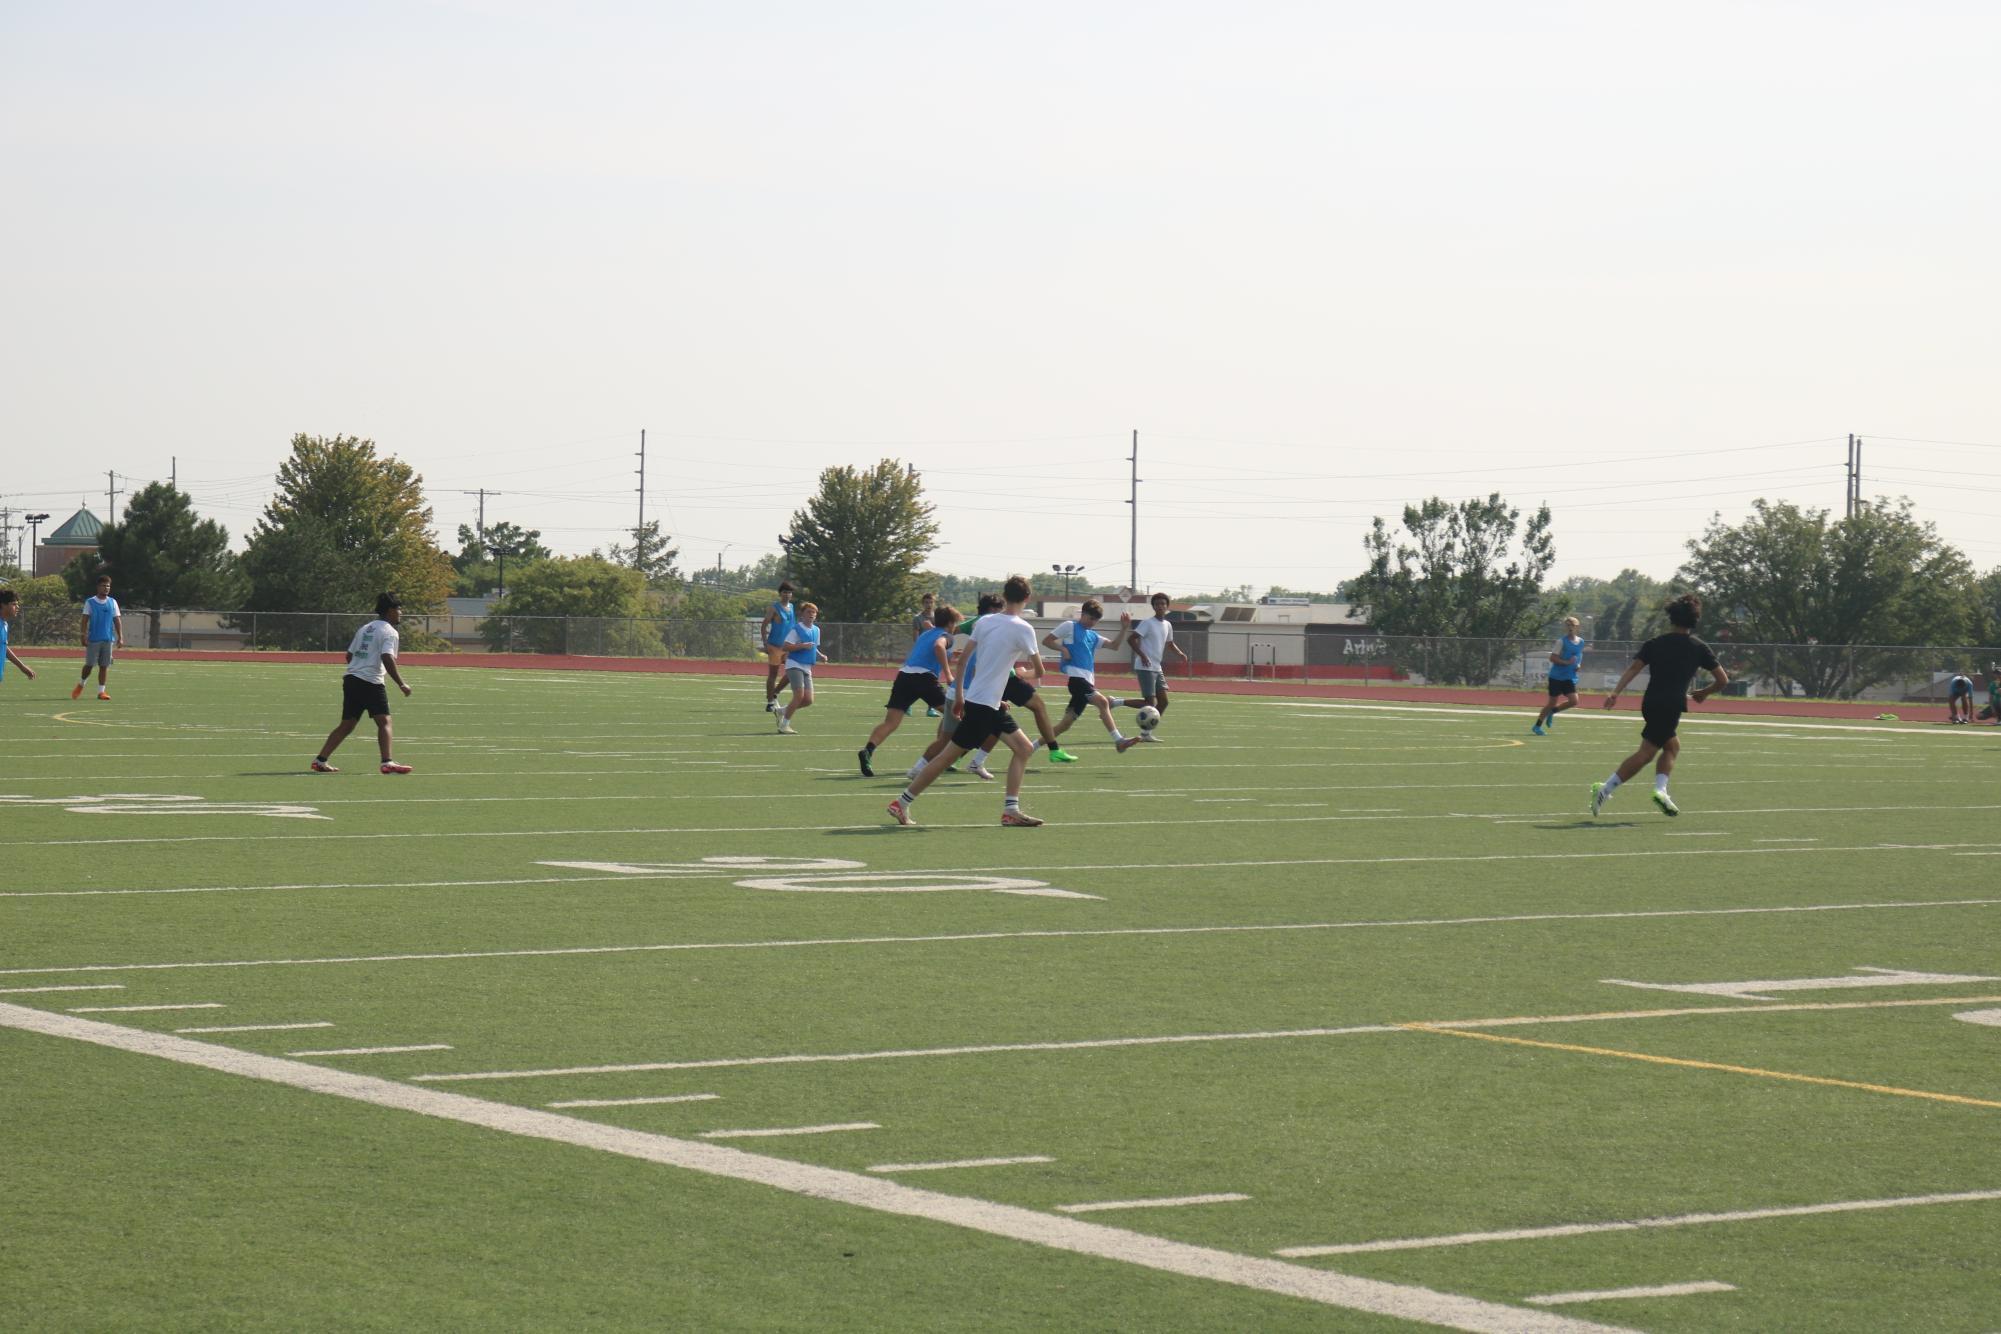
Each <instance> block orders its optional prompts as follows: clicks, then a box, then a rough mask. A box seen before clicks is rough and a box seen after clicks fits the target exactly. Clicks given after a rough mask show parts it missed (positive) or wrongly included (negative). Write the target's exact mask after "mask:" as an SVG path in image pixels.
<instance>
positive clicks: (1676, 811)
mask: <svg viewBox="0 0 2001 1334" xmlns="http://www.w3.org/2000/svg"><path fill="white" fill-rule="evenodd" d="M1654 805H1656V806H1658V807H1660V808H1661V814H1662V815H1680V814H1681V807H1679V806H1677V805H1675V804H1674V798H1673V797H1670V796H1669V795H1668V794H1667V793H1665V792H1663V791H1661V790H1660V789H1659V788H1655V789H1654Z"/></svg>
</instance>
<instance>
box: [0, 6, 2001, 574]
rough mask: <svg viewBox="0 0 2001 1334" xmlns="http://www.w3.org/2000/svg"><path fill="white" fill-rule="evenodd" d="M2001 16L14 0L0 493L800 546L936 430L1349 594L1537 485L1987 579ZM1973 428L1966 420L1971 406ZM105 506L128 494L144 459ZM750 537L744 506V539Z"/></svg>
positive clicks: (1101, 514)
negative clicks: (1929, 556)
mask: <svg viewBox="0 0 2001 1334" xmlns="http://www.w3.org/2000/svg"><path fill="white" fill-rule="evenodd" d="M1997 51H2001V7H1996V6H1993V5H1990V4H1978V3H1964V4H1959V3H1904V4H1889V3H1882V2H1881V0H1877V2H1874V3H1866V4H1863V3H1846V2H1845V0H1816V2H1814V3H1735V4H1716V3H1701V2H1697V3H1686V4H1681V5H1676V6H1661V5H1644V6H1643V5H1637V4H1619V3H1579V4H1549V3H1535V2H1534V0H1530V2H1528V3H1515V4H1505V5H1503V4H1492V3H1484V2H1472V3H1458V2H1446V0H1440V2H1438V3H1411V4H1382V3H1367V4H1361V3H1335V2H1326V0H1323V2H1320V3H1296V4H1294V3H1260V2H1259V0H1237V2H1235V3H1230V4H1222V3H1210V4H1186V3H1175V2H1174V0H1165V2H1163V0H1147V2H1146V3H1139V2H1138V0H1131V2H1129V3H1118V4H1112V3H1091V2H1090V0H1068V2H1067V3H1055V4H1045V3H1039V2H1037V0H1009V2H1008V3H1004V4H1003V3H992V4H986V3H979V4H975V3H953V2H951V0H944V2H942V3H937V2H934V3H916V2H913V3H871V2H869V0H851V2H850V3H845V4H839V5H834V4H822V3H812V4H808V3H753V2H751V0H737V2H735V3H690V2H686V0H681V2H670V3H648V4H603V3H588V2H585V3H569V4H561V5H557V4H529V3H514V2H512V0H458V2H456V3H453V2H446V0H439V2H435V3H419V2H417V0H409V2H407V3H343V4H337V5H333V4H325V3H295V2H292V0H256V2H255V3H240V4H238V3H200V2H199V0H195V2H194V3H189V4H180V5H162V4H153V3H143V4H139V3H117V2H115V0H105V2H102V3H82V2H79V3H31V2H30V0H4V2H0V181H4V182H5V183H6V190H5V195H6V204H5V207H4V208H0V254H4V257H5V258H4V263H0V459H4V465H0V504H6V505H11V506H13V507H15V508H16V509H17V510H18V509H21V508H34V509H41V510H48V511H50V512H53V513H55V514H56V516H57V519H56V521H58V522H59V521H60V519H61V518H62V517H63V516H65V515H66V514H67V513H68V512H69V509H70V508H71V507H73V506H74V504H75V503H76V502H77V501H79V500H88V501H89V502H90V503H91V505H92V507H93V508H94V509H96V510H97V511H98V512H99V513H100V514H101V513H102V512H103V507H104V490H105V476H104V474H105V471H106V470H107V469H110V470H113V471H115V472H117V473H118V474H121V476H122V477H125V478H130V479H133V480H132V481H131V482H121V483H120V484H121V485H124V486H128V487H129V486H133V485H138V484H143V483H144V482H145V481H147V480H150V479H153V478H156V477H164V476H166V475H167V473H168V470H169V467H170V460H171V459H174V458H176V457H177V458H178V468H179V476H180V478H181V479H182V481H183V483H184V485H185V487H186V488H187V489H188V490H189V491H191V492H192V493H193V495H194V497H195V499H196V503H197V505H198V507H199V508H201V509H202V510H203V511H204V512H205V513H208V514H210V515H212V516H213V517H216V518H218V519H220V520H221V521H223V522H224V523H225V524H226V525H227V526H228V527H229V529H230V531H231V533H232V535H233V536H235V537H236V538H237V539H238V540H239V541H240V540H241V538H242V537H243V535H244V534H245V533H247V531H248V529H249V528H250V526H251V524H252V522H253V521H254V519H255V517H256V515H257V512H258V509H259V507H260V505H261V502H262V500H263V498H264V497H265V495H267V494H268V491H269V486H270V476H271V473H272V471H273V469H274V468H275V466H276V464H277V462H278V460H279V459H280V457H281V456H282V455H283V453H284V450H285V447H286V444H287V442H288V441H289V439H290V438H291V436H292V435H293V434H294V433H296V432H302V431H303V432H307V433H311V434H334V433H337V432H345V433H349V434H355V435H361V436H366V437H369V438H372V439H374V440H375V441H376V442H377V443H378V444H379V445H380V446H382V447H383V448H384V449H385V450H387V451H389V452H392V453H394V454H397V455H399V456H400V457H402V458H404V459H407V460H408V461H410V462H411V463H412V464H413V465H415V466H416V468H417V469H418V470H419V471H420V472H421V473H422V475H423V477H424V479H425V482H426V485H427V487H428V490H429V493H430V497H431V501H432V503H433V505H434V507H435V509H436V514H437V520H438V527H439V531H440V535H441V537H443V538H444V539H445V540H446V541H447V544H449V542H450V539H451V536H452V534H453V532H454V530H455V529H456V526H457V525H458V524H459V523H461V522H466V521H469V520H470V519H471V518H472V515H473V511H474V498H473V497H471V496H469V495H464V494H461V493H462V492H464V491H468V490H471V489H474V488H478V487H486V488H489V489H491V490H495V491H499V492H501V493H502V494H501V496H499V497H498V498H495V499H490V500H489V501H488V503H487V517H488V518H489V520H492V519H496V518H504V519H510V520H514V521H516V522H519V523H522V524H523V525H525V526H528V527H536V528H540V529H542V531H543V533H544V535H545V539H546V540H548V541H549V543H550V544H551V545H552V546H554V547H555V548H556V549H558V550H559V551H583V550H588V549H590V548H591V547H593V546H601V545H605V544H608V543H609V542H611V541H614V540H617V539H618V537H619V533H618V531H617V530H618V529H619V528H620V527H621V526H628V527H629V526H630V525H631V523H632V522H633V517H634V514H635V511H636V508H637V497H636V496H635V494H634V493H633V486H634V484H635V481H636V479H635V478H634V477H633V475H632V469H633V468H634V467H635V466H636V462H637V461H636V459H634V458H633V457H632V454H633V451H634V450H635V449H636V448H637V443H638V433H639V430H640V428H642V427H644V428H646V429H647V430H648V432H649V435H648V439H649V460H648V474H647V482H648V486H647V490H648V499H647V513H648V514H649V516H653V515H658V516H659V517H661V518H662V519H664V520H665V521H666V524H667V527H668V529H669V531H670V532H671V533H673V534H674V535H675V537H676V539H677V541H678V544H679V545H680V547H681V549H682V561H683V564H684V566H685V565H710V564H713V563H714V562H715V561H716V559H717V558H718V556H719V555H721V556H722V558H723V560H724V562H725V563H726V564H728V565H732V566H734V565H737V564H742V563H746V562H748V561H750V560H751V559H753V558H755V557H756V556H757V555H759V554H762V553H764V552H767V551H770V550H773V549H774V547H775V535H776V534H777V533H778V532H779V531H781V529H783V528H784V527H785V524H786V521H787V519H788V517H789V515H790V513H791V511H792V510H793V509H794V508H795V507H797V506H798V505H799V504H800V503H801V502H802V501H803V499H804V497H805V496H806V495H807V494H809V493H810V492H811V490H812V489H813V485H814V480H815V477H816V475H817V472H818V470H819V469H820V468H822V467H824V466H827V465H829V464H832V463H869V462H873V461H874V460H876V459H878V458H881V457H884V456H891V457H895V458H898V459H903V460H907V461H909V462H911V463H913V464H915V465H916V466H917V467H918V469H919V470H920V471H921V472H922V473H923V475H924V478H925V480H926V483H927V486H928V487H929V489H930V492H931V495H932V497H933V498H934V500H935V501H936V502H937V504H938V513H939V519H940V521H941V523H942V525H943V533H942V538H943V540H944V541H945V543H946V544H947V545H946V546H945V547H944V548H943V549H942V550H941V551H940V552H939V553H938V554H937V557H936V559H935V561H934V564H935V565H936V566H937V567H939V568H941V569H945V570H950V571H954V572H959V573H966V574H976V573H1002V572H1005V571H1007V570H1011V569H1022V570H1027V571H1030V572H1035V571H1046V570H1047V569H1048V568H1049V566H1050V565H1051V564H1052V563H1056V562H1064V563H1077V564H1082V565H1085V566H1087V567H1089V568H1090V569H1091V570H1092V571H1093V572H1094V574H1095V575H1097V576H1099V577H1104V578H1122V577H1123V574H1124V571H1125V569H1126V564H1127V546H1128V541H1127V538H1128V533H1127V523H1128V511H1127V508H1126V505H1125V503H1124V501H1125V495H1126V476H1127V464H1126V462H1125V455H1126V454H1127V452H1128V442H1129V438H1130V437H1129V433H1130V431H1132V430H1133V429H1135V428H1137V429H1138V430H1139V431H1140V469H1139V471H1140V476H1141V477H1142V478H1143V479H1145V480H1144V482H1143V483H1142V486H1141V488H1140V499H1141V505H1140V531H1139V567H1140V568H1139V575H1140V580H1141V582H1142V583H1143V584H1148V585H1152V586H1156V587H1167V588H1170V589H1173V590H1175V591H1176V592H1194V591H1201V590H1205V589H1215V588H1218V587H1221V586H1224V585H1232V584H1237V583H1240V582H1249V583H1252V584H1255V585H1257V586H1259V587H1260V588H1262V587H1263V586H1265V585H1267V584H1270V583H1280V584H1286V585H1291V586H1295V587H1297V586H1306V587H1316V588H1327V587H1331V586H1332V585H1333V584H1334V583H1335V582H1337V581H1338V580H1339V579H1341V578H1343V577H1346V576H1349V575H1352V574H1354V573H1355V572H1357V571H1358V570H1359V569H1360V568H1361V566H1362V564H1363V554H1362V549H1361V536H1362V534H1363V533H1364V532H1365V531H1366V529H1367V527H1368V522H1369V519H1370V517H1371V516H1372V515H1375V514H1379V513H1382V514H1391V515H1394V514H1396V513H1397V512H1398V511H1399V509H1400V507H1401V505H1402V503H1403V502H1404V501H1405V500H1408V499H1416V498H1420V497H1422V496H1424V495H1427V494H1431V493H1434V492H1436V493H1439V494H1443V495H1446V496H1448V497H1452V498H1459V497H1463V496H1467V495H1472V494H1483V493H1485V492H1486V491H1488V490H1491V489H1498V490H1500V491H1501V492H1502V493H1503V494H1505V495H1507V496H1508V497H1510V498H1511V499H1513V500H1515V501H1518V502H1520V503H1522V504H1523V505H1524V506H1533V505H1535V504H1536V503H1539V502H1542V501H1545V500H1546V501H1547V502H1548V503H1549V504H1550V505H1551V507H1552V509H1553V510H1554V512H1555V516H1556V525H1555V531H1556V536H1557V549H1558V554H1559V564H1558V566H1557V570H1556V574H1557V576H1558V577H1561V576H1563V575H1568V574H1576V573H1599V574H1606V575H1609V574H1612V573H1614V572H1616V571H1617V570H1618V569H1619V568H1620V567H1621V566H1624V565H1632V566H1636V567H1638V568H1640V569H1642V570H1645V571H1647V572H1648V573H1652V574H1655V575H1666V574H1668V573H1669V572H1670V571H1672V569H1673V568H1674V567H1675V565H1676V564H1677V563H1678V560H1679V558H1680V556H1681V554H1682V542H1683V540H1684V539H1685V538H1686V537H1687V536H1689V535H1690V534H1692V533H1694V532H1696V531H1698V530H1699V529H1700V527H1701V526H1702V524H1703V522H1704V521H1705V520H1706V519H1707V518H1708V516H1709V515H1710V514H1711V513H1713V512H1718V511H1720V512H1721V513H1722V514H1723V515H1724V516H1725V517H1726V518H1734V517H1736V516H1738V515H1741V514H1742V513H1743V511H1744V509H1745V508H1746V506H1747V505H1748V504H1749V502H1750V501H1751V500H1752V499H1753V498H1755V497H1757V496H1761V495H1763V496H1770V497H1774V498H1787V499H1793V500H1797V501H1800V502H1802V503H1805V504H1812V505H1819V506H1827V507H1832V508H1836V509H1838V508H1839V507H1840V506H1841V503H1842V496H1843V471H1842V469H1843V460H1844V455H1845V446H1844V439H1845V433H1847V432H1849V431H1856V432H1860V433H1862V434H1863V435H1864V436H1865V438H1866V439H1867V441H1868V443H1867V445H1866V448H1865V455H1864V467H1865V483H1866V488H1867V490H1868V491H1870V492H1871V493H1874V492H1878V491H1882V492H1887V493H1892V494H1908V495H1910V496H1911V497H1912V498H1913V499H1914V500H1916V501H1917V502H1918V504H1919V506H1920V509H1921V511H1922V513H1923V514H1924V515H1925V517H1928V518H1930V519H1932V520H1934V521H1935V522H1936V523H1937V524H1938V526H1939V528H1940V529H1941V530H1942V531H1943V533H1944V534H1945V535H1946V536H1947V537H1948V538H1950V539H1951V540H1953V541H1955V542H1957V543H1958V544H1960V545H1961V546H1962V547H1963V548H1964V549H1966V550H1967V552H1968V553H1969V554H1970V555H1971V556H1972V557H1973V559H1974V561H1975V563H1976V564H1977V565H1979V566H1980V567H1981V568H1983V569H1985V568H1990V567H1992V566H1995V565H2001V525H1997V524H1996V523H1995V517H1996V515H1997V514H2001V503H1997V502H2001V481H1997V475H2001V469H1997V467H1996V465H1997V464H2001V395H1998V394H1997V392H1996V390H1997V385H2001V371H1997V368H2001V334H1997V322H2001V300H1997V298H2001V257H1997V254H1998V253H2001V252H1997V248H1996V246H1997V237H2001V134H1997V127H2001V80H1997V78H1996V77H1995V56H1996V53H1997ZM1943 442H1955V443H1943ZM121 503H122V502H121ZM725 547H727V551H726V552H725Z"/></svg>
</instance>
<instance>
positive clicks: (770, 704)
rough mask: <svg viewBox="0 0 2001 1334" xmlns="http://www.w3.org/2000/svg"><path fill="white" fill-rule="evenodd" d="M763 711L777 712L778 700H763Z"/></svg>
mask: <svg viewBox="0 0 2001 1334" xmlns="http://www.w3.org/2000/svg"><path fill="white" fill-rule="evenodd" d="M764 711H765V712H766V713H776V712H778V701H777V700H775V699H768V700H766V701H764Z"/></svg>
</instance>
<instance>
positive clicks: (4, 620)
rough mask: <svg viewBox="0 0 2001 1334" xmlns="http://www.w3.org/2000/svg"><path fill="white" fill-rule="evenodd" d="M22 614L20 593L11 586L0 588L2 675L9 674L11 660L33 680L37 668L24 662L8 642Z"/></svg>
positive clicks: (0, 654) (0, 667) (0, 669)
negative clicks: (8, 667) (17, 618)
mask: <svg viewBox="0 0 2001 1334" xmlns="http://www.w3.org/2000/svg"><path fill="white" fill-rule="evenodd" d="M20 614H21V599H20V595H19V594H17V593H15V592H14V590H13V589H11V588H0V677H5V676H6V675H7V664H8V663H10V662H11V663H13V664H14V665H15V666H16V667H19V668H20V669H21V675H23V676H25V677H27V678H28V679H29V680H30V681H32V680H34V679H35V669H34V668H32V667H30V666H29V665H28V664H27V663H25V662H22V661H21V656H20V655H19V654H18V653H16V652H14V649H13V646H12V645H10V644H9V643H8V642H7V636H8V633H9V631H10V630H11V629H12V628H13V621H14V618H15V617H16V616H18V615H20Z"/></svg>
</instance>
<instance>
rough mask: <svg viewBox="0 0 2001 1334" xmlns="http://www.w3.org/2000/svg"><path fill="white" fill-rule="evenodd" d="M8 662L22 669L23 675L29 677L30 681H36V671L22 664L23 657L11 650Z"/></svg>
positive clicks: (8, 654) (8, 653) (8, 652)
mask: <svg viewBox="0 0 2001 1334" xmlns="http://www.w3.org/2000/svg"><path fill="white" fill-rule="evenodd" d="M7 661H9V662H11V663H13V664H14V665H15V666H16V667H18V668H20V669H21V675H23V676H25V677H27V678H28V679H29V680H30V681H32V680H34V679H35V669H34V668H32V667H30V666H29V665H28V664H27V663H25V662H22V661H21V655H20V654H18V653H16V652H15V651H14V650H13V649H11V648H10V649H8V650H7Z"/></svg>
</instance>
